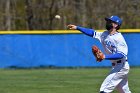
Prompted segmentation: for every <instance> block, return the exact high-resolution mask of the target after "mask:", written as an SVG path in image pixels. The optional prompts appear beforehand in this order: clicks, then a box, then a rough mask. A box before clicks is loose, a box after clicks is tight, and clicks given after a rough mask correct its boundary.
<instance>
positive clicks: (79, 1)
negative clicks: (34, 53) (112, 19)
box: [0, 0, 140, 30]
mask: <svg viewBox="0 0 140 93" xmlns="http://www.w3.org/2000/svg"><path fill="white" fill-rule="evenodd" d="M7 1H8V0H1V1H0V20H1V21H0V25H1V27H0V30H7V29H5V28H6V23H7V22H8V20H5V19H6V17H7V16H9V17H10V18H9V19H10V20H11V21H10V22H11V30H20V29H21V30H22V29H24V30H26V29H27V30H28V29H33V30H45V29H46V30H49V29H66V26H67V25H68V24H70V23H71V24H75V25H81V26H85V27H90V28H94V29H104V26H105V20H104V18H105V17H109V16H111V15H118V16H120V17H121V18H122V19H123V25H122V27H121V28H123V29H125V28H130V29H131V28H140V19H139V18H140V0H9V2H10V9H9V12H10V15H7V14H6V9H8V7H6V2H7ZM57 14H58V15H60V16H61V19H60V20H58V19H55V18H54V16H55V15H57ZM17 20H20V25H18V24H17Z"/></svg>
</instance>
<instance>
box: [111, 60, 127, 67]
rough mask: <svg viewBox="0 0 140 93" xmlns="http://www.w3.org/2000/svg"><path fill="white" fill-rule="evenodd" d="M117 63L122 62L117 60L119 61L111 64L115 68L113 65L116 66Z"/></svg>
mask: <svg viewBox="0 0 140 93" xmlns="http://www.w3.org/2000/svg"><path fill="white" fill-rule="evenodd" d="M126 61H127V60H126ZM118 63H122V61H121V60H119V61H117V62H115V63H112V66H115V65H116V64H118Z"/></svg>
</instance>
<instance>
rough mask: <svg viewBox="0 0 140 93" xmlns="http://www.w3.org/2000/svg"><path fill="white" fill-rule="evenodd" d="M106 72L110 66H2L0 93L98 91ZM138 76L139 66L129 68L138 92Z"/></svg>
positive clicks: (134, 90) (132, 81)
mask: <svg viewBox="0 0 140 93" xmlns="http://www.w3.org/2000/svg"><path fill="white" fill-rule="evenodd" d="M109 71H110V68H102V69H101V68H92V69H82V68H81V69H17V70H10V69H1V70H0V93H98V91H99V88H100V85H101V83H102V81H103V80H104V78H105V77H106V75H107V73H108V72H109ZM139 75H140V68H131V70H130V73H129V86H130V89H131V91H132V93H139V92H140V89H139V86H140V76H139ZM113 93H117V92H113Z"/></svg>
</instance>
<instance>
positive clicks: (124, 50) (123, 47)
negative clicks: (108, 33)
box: [116, 37, 128, 56]
mask: <svg viewBox="0 0 140 93" xmlns="http://www.w3.org/2000/svg"><path fill="white" fill-rule="evenodd" d="M116 47H117V53H121V54H123V55H124V56H127V54H128V47H127V44H126V42H125V40H124V38H123V37H121V38H118V40H117V46H116Z"/></svg>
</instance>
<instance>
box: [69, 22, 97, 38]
mask: <svg viewBox="0 0 140 93" xmlns="http://www.w3.org/2000/svg"><path fill="white" fill-rule="evenodd" d="M68 28H69V29H72V30H79V31H81V32H82V33H84V34H86V35H88V36H91V37H93V36H94V34H95V33H96V32H95V30H93V29H89V28H84V27H80V26H75V25H71V24H70V25H68Z"/></svg>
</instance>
